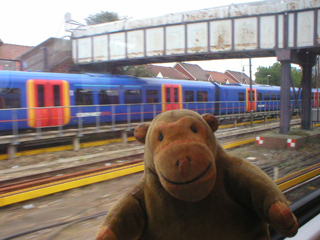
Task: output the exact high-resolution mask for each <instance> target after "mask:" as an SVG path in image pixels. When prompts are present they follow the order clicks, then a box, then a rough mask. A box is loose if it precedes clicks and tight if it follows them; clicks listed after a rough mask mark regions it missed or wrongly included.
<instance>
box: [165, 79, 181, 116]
mask: <svg viewBox="0 0 320 240" xmlns="http://www.w3.org/2000/svg"><path fill="white" fill-rule="evenodd" d="M162 103H163V104H162V111H163V112H165V111H169V110H174V109H181V108H182V87H181V85H178V84H163V85H162Z"/></svg>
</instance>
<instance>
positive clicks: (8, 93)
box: [0, 88, 21, 109]
mask: <svg viewBox="0 0 320 240" xmlns="http://www.w3.org/2000/svg"><path fill="white" fill-rule="evenodd" d="M20 107H21V101H20V89H19V88H0V109H1V108H20Z"/></svg>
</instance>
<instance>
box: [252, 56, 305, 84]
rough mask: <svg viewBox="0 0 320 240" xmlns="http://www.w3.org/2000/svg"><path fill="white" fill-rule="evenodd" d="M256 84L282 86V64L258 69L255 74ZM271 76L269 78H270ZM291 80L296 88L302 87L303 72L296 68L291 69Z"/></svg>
mask: <svg viewBox="0 0 320 240" xmlns="http://www.w3.org/2000/svg"><path fill="white" fill-rule="evenodd" d="M255 76H256V83H258V84H269V85H275V86H280V85H281V64H280V63H279V62H276V63H274V64H273V65H272V66H271V67H261V66H260V67H258V71H257V72H256V74H255ZM268 76H269V77H268ZM291 78H292V81H293V84H294V86H295V87H299V86H300V82H301V79H302V72H301V71H299V70H298V69H297V68H295V67H291Z"/></svg>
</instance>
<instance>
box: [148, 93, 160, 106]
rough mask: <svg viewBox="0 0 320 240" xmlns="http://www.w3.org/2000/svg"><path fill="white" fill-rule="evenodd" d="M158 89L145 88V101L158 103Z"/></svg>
mask: <svg viewBox="0 0 320 240" xmlns="http://www.w3.org/2000/svg"><path fill="white" fill-rule="evenodd" d="M158 96H159V95H158V90H147V103H158V102H159V97H158Z"/></svg>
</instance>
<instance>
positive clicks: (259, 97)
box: [258, 93, 262, 101]
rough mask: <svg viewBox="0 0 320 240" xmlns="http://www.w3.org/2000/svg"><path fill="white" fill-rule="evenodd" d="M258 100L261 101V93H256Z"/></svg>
mask: <svg viewBox="0 0 320 240" xmlns="http://www.w3.org/2000/svg"><path fill="white" fill-rule="evenodd" d="M258 101H262V93H258Z"/></svg>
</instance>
